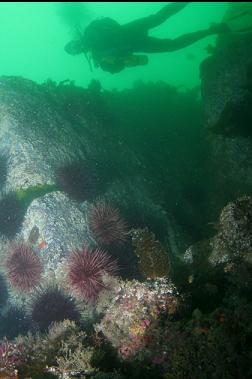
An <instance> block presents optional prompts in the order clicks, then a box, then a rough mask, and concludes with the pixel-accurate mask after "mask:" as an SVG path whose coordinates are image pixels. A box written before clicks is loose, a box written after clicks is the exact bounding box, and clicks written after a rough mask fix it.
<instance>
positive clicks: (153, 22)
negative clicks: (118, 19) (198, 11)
mask: <svg viewBox="0 0 252 379" xmlns="http://www.w3.org/2000/svg"><path fill="white" fill-rule="evenodd" d="M187 4H189V2H181V3H178V2H176V3H171V4H167V5H165V6H164V7H163V8H162V9H160V11H158V12H157V13H156V14H154V15H151V16H147V17H143V18H140V19H139V20H135V21H132V22H129V23H128V24H125V25H123V27H124V28H126V29H127V28H129V29H132V28H133V29H135V30H136V31H138V32H139V31H140V32H147V31H148V30H149V29H152V28H155V27H156V26H158V25H160V24H162V23H163V22H165V21H166V20H167V19H168V18H169V17H171V16H173V15H174V14H176V13H178V12H179V11H181V10H182V9H183V8H185V6H186V5H187Z"/></svg>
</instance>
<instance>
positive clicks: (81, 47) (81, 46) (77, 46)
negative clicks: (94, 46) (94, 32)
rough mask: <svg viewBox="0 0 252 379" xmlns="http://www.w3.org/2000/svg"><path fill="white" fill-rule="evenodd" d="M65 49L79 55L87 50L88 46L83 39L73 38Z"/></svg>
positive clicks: (69, 52)
mask: <svg viewBox="0 0 252 379" xmlns="http://www.w3.org/2000/svg"><path fill="white" fill-rule="evenodd" d="M65 51H66V52H67V53H68V54H70V55H78V54H81V53H86V52H87V47H86V46H85V43H84V41H82V40H81V39H79V40H73V41H70V42H68V43H67V44H66V46H65Z"/></svg>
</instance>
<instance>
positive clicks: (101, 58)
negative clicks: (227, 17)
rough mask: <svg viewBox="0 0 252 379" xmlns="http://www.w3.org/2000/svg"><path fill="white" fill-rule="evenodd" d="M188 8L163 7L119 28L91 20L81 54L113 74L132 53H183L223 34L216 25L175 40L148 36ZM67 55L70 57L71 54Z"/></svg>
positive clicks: (113, 23)
mask: <svg viewBox="0 0 252 379" xmlns="http://www.w3.org/2000/svg"><path fill="white" fill-rule="evenodd" d="M188 4H189V3H188V2H181V3H178V2H175V3H171V4H167V5H165V6H164V7H163V8H162V9H161V10H160V11H159V12H157V13H156V14H154V15H151V16H148V17H144V18H141V19H138V20H135V21H132V22H129V23H127V24H124V25H120V24H119V23H118V22H116V21H114V20H113V19H111V18H105V19H101V20H95V21H93V22H91V24H90V25H89V26H88V27H87V28H86V30H85V32H84V35H83V40H82V42H81V46H83V48H82V50H81V51H82V52H87V51H90V52H91V54H92V58H93V60H94V62H95V63H96V65H97V66H100V67H101V68H102V69H103V70H104V71H109V72H111V73H116V72H120V71H121V70H123V69H124V68H125V67H126V66H127V64H126V63H125V60H124V59H125V58H127V57H130V56H131V57H134V54H135V53H147V54H148V53H164V52H172V51H175V50H179V49H183V48H184V47H186V46H189V45H191V44H193V43H194V42H197V41H198V40H200V39H202V38H204V37H207V36H209V35H211V34H218V33H221V32H223V30H222V29H221V28H220V27H218V25H216V26H213V27H210V28H208V29H206V30H200V31H197V32H193V33H188V34H184V35H182V36H181V37H178V38H175V39H168V38H164V39H162V38H155V37H150V36H149V35H148V32H149V30H150V29H152V28H155V27H157V26H159V25H160V24H162V23H163V22H165V21H166V20H167V19H168V18H169V17H171V16H173V15H174V14H176V13H178V12H179V11H181V10H182V9H184V8H185V7H186V5H188ZM220 25H221V24H220ZM79 45H80V43H79ZM69 53H70V54H71V52H69ZM73 54H76V52H73ZM135 57H137V56H135ZM136 65H137V64H136ZM128 67H129V66H128Z"/></svg>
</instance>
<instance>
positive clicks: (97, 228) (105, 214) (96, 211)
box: [89, 202, 128, 246]
mask: <svg viewBox="0 0 252 379" xmlns="http://www.w3.org/2000/svg"><path fill="white" fill-rule="evenodd" d="M89 224H90V229H91V231H92V233H93V234H94V236H95V238H96V240H97V242H99V243H100V244H101V245H107V246H108V245H111V244H114V243H123V242H125V241H126V240H127V234H128V230H127V224H126V222H125V221H124V220H123V219H122V218H121V216H120V213H119V210H118V209H117V208H114V207H112V206H111V205H109V204H106V203H104V202H100V203H97V204H96V205H93V207H92V208H91V211H90V217H89Z"/></svg>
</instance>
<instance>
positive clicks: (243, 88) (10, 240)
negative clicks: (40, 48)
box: [0, 34, 252, 379]
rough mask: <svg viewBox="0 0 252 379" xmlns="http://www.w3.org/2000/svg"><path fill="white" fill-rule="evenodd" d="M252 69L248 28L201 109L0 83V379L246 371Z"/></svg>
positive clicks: (251, 270) (145, 95) (175, 101)
mask: <svg viewBox="0 0 252 379" xmlns="http://www.w3.org/2000/svg"><path fill="white" fill-rule="evenodd" d="M251 67H252V36H251V35H250V34H244V35H240V36H239V37H235V38H234V37H233V36H232V37H228V38H227V39H224V40H223V39H220V40H219V41H218V43H217V46H216V49H215V52H214V53H213V54H212V55H211V56H209V58H207V59H206V61H204V62H203V63H202V66H201V80H202V87H201V94H202V101H200V100H199V97H198V91H199V90H198V89H195V90H192V91H185V92H181V91H179V90H178V89H176V88H172V87H170V86H169V85H167V84H165V83H146V84H144V83H140V82H139V83H136V85H135V87H134V88H132V89H131V90H124V91H105V90H103V89H102V88H101V86H100V84H99V83H98V82H95V81H93V82H92V83H91V84H90V86H89V88H87V89H83V88H79V87H76V86H75V85H74V83H72V82H70V81H66V82H63V83H59V84H56V83H54V82H52V81H50V80H48V81H47V82H46V83H44V84H41V85H39V84H36V83H34V82H32V81H30V80H26V79H23V78H20V77H1V78H0V138H1V144H0V189H1V199H0V236H1V239H0V339H1V342H0V378H6V379H8V378H15V379H17V378H19V379H28V378H32V379H37V378H38V379H43V378H55V377H56V378H61V379H63V378H65V379H67V378H75V377H76V378H94V379H123V378H132V379H137V378H146V379H148V378H150V379H152V378H153V379H154V378H155V379H159V378H160V379H171V378H174V379H176V378H177V379H184V378H185V379H196V378H197V379H198V378H199V379H205V378H207V379H208V378H216V379H217V378H218V379H221V378H223V379H229V378H236V379H237V378H240V379H246V378H250V377H251V376H252V371H251V365H250V362H251V358H252V350H251V339H252V335H251V333H252V325H251V320H252V302H251V300H252V299H251V293H252V197H251V195H252V183H251V170H252V154H251V153H252V131H251V121H252V114H251V109H252V96H251V91H252V86H251V83H252V82H251V80H252V76H251V74H252V69H251ZM181 109H183V112H182V111H181ZM201 116H202V117H203V119H204V127H203V125H202V118H201ZM188 124H189V127H188ZM188 141H191V144H190V143H188Z"/></svg>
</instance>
